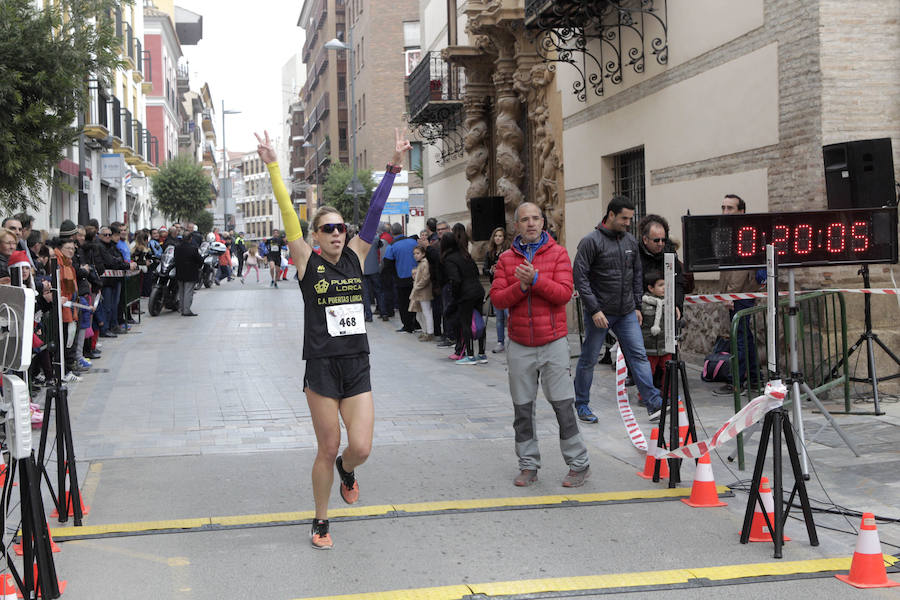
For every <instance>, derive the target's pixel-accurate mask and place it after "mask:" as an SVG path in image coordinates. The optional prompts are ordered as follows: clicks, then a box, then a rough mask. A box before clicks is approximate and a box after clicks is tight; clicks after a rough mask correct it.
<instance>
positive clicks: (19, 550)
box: [13, 523, 62, 556]
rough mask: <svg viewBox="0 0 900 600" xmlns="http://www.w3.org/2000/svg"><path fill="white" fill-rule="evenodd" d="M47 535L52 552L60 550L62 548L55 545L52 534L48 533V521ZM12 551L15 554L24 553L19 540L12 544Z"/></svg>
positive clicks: (48, 526) (20, 554)
mask: <svg viewBox="0 0 900 600" xmlns="http://www.w3.org/2000/svg"><path fill="white" fill-rule="evenodd" d="M47 535H48V536H49V537H50V550H52V551H53V552H62V549H60V547H59V545H57V543H56V542H54V541H53V536H52V535H50V524H49V523H48V524H47ZM13 551H14V552H15V553H16V556H22V555H23V554H25V550H24V549H23V548H22V543H21V542H19V543H18V544H13Z"/></svg>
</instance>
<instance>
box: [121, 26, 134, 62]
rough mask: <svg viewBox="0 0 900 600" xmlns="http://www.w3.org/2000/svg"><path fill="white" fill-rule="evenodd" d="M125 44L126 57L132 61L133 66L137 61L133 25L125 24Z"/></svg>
mask: <svg viewBox="0 0 900 600" xmlns="http://www.w3.org/2000/svg"><path fill="white" fill-rule="evenodd" d="M123 42H124V43H125V56H127V57H128V58H129V59H130V60H131V64H135V63H136V62H137V61H136V60H135V59H134V30H133V29H132V28H131V23H125V39H124V40H123Z"/></svg>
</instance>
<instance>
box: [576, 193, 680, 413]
mask: <svg viewBox="0 0 900 600" xmlns="http://www.w3.org/2000/svg"><path fill="white" fill-rule="evenodd" d="M633 218H634V204H632V203H631V201H630V200H629V199H628V198H626V197H625V196H615V197H614V198H613V199H612V200H610V202H609V204H608V205H607V207H606V216H605V217H603V221H601V223H600V224H599V225H598V226H597V227H596V228H595V229H594V230H593V231H592V232H590V233H589V234H587V235H586V236H585V237H584V238H583V239H582V240H581V241H580V242H579V243H578V252H577V254H576V255H575V265H574V268H573V277H574V280H575V289H577V290H578V295H579V296H580V297H581V302H582V305H583V308H584V326H585V338H584V344H583V345H582V346H581V356H580V357H579V358H578V366H577V367H576V368H575V408H576V410H577V411H578V418H579V419H581V420H582V421H586V422H588V423H596V422H597V417H596V416H595V415H594V413H593V412H591V409H590V406H589V403H590V399H591V383H592V382H593V380H594V366H596V364H597V359H598V358H599V357H600V351H601V350H602V349H603V342H604V340H605V339H606V332H607V330H609V329H612V330H613V333H615V334H616V338H618V340H619V347H620V348H622V352H623V353H624V354H625V358H626V359H627V362H628V366H629V368H630V369H631V370H632V371H633V373H632V377H633V378H634V380H635V383H637V386H638V390H639V391H640V393H641V398H642V399H643V401H644V405H645V406H646V407H647V412H648V413H650V414H651V415H654V413H656V411H658V410H659V409H660V408H661V407H662V398H660V395H659V390H657V389H656V388H655V387H654V386H653V374H652V373H651V372H650V362H649V361H648V360H647V352H646V351H645V349H644V338H643V336H642V335H641V311H640V308H641V297H642V296H643V294H644V282H643V273H642V271H641V262H640V259H639V256H638V254H639V249H638V243H637V240H636V239H634V236H633V235H631V234H630V233H628V228H629V227H630V226H631V220H632V219H633Z"/></svg>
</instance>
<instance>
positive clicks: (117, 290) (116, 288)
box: [99, 227, 137, 337]
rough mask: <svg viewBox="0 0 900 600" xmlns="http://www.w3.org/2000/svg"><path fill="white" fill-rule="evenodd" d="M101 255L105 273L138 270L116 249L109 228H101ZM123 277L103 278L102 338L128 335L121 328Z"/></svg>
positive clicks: (101, 297) (101, 299)
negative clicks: (120, 297)
mask: <svg viewBox="0 0 900 600" xmlns="http://www.w3.org/2000/svg"><path fill="white" fill-rule="evenodd" d="M99 248H100V255H101V257H102V258H101V260H102V261H103V269H104V270H103V271H101V272H100V274H101V275H103V273H104V272H105V271H127V270H129V269H133V268H137V265H136V264H134V263H128V262H125V259H124V258H123V257H122V255H121V254H120V253H119V249H118V248H116V243H115V242H114V241H113V237H112V231H111V229H110V228H109V227H101V228H100V246H99ZM122 280H123V276H122V275H118V274H116V275H113V274H111V273H110V274H108V275H107V276H104V277H103V291H102V292H101V296H100V305H101V307H102V311H101V312H102V320H101V322H100V337H116V336H117V335H119V334H123V333H126V330H125V329H124V328H122V327H119V320H118V319H119V296H120V295H121V293H122Z"/></svg>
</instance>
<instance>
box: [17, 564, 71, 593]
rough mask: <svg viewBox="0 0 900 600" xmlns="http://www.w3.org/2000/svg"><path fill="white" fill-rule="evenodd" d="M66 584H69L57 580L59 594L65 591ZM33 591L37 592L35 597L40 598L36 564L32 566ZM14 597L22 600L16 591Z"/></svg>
mask: <svg viewBox="0 0 900 600" xmlns="http://www.w3.org/2000/svg"><path fill="white" fill-rule="evenodd" d="M68 583H69V582H68V581H60V580H59V578H57V580H56V587H58V588H59V593H60V594H62V593H63V592H64V591H66V584H68ZM34 590H35V591H36V592H37V597H38V598H41V597H42V595H41V588H40V586H39V585H38V566H37V565H36V564H35V565H34ZM16 596H17V597H19V598H22V592H19V591H16Z"/></svg>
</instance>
